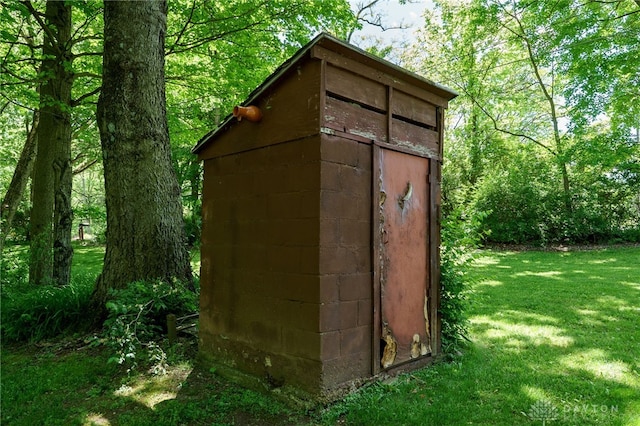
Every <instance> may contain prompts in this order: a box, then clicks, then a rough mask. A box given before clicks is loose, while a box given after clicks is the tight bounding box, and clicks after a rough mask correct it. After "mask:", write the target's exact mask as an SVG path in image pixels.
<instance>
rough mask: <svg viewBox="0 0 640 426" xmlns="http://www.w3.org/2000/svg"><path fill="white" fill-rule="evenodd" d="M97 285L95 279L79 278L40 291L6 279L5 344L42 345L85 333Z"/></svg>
mask: <svg viewBox="0 0 640 426" xmlns="http://www.w3.org/2000/svg"><path fill="white" fill-rule="evenodd" d="M24 276H25V277H26V276H27V275H24ZM9 279H12V278H9ZM94 284H95V275H80V276H78V275H76V276H74V277H73V280H72V282H71V283H70V284H69V285H65V286H54V285H43V286H39V287H30V286H29V285H28V283H26V282H23V280H17V281H5V280H4V278H3V283H2V302H1V304H2V315H1V317H2V325H0V330H1V331H2V339H3V341H5V342H19V341H38V340H42V339H46V338H51V337H55V336H58V335H60V334H63V333H65V332H68V331H71V330H78V329H84V328H85V327H86V326H87V325H88V324H87V319H88V318H90V312H91V311H90V304H89V300H90V297H91V294H92V292H93V287H94Z"/></svg>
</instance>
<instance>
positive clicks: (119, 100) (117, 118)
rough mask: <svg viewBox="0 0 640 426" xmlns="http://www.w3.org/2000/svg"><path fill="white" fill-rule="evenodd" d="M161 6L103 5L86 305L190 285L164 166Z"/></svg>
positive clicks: (167, 153)
mask: <svg viewBox="0 0 640 426" xmlns="http://www.w3.org/2000/svg"><path fill="white" fill-rule="evenodd" d="M166 13H167V4H166V1H156V0H154V1H139V2H120V1H111V2H105V5H104V26H105V28H104V36H105V42H104V56H103V61H104V62H103V80H102V92H101V95H100V99H99V101H98V113H97V116H98V127H99V129H100V139H101V141H102V155H103V163H104V177H105V202H106V207H107V232H106V238H107V248H106V253H105V259H104V268H103V271H102V274H101V275H100V277H99V278H98V281H97V283H96V289H95V292H94V302H95V303H98V304H99V305H102V303H103V302H104V301H105V300H106V298H107V292H108V289H109V288H122V287H124V286H126V285H127V284H128V283H130V282H132V281H136V280H150V279H164V280H172V279H174V278H177V279H180V280H188V281H191V279H192V276H191V266H190V263H189V256H188V252H187V249H186V245H185V238H184V225H183V219H182V205H181V197H180V188H179V186H178V181H177V178H176V175H175V172H174V170H173V167H172V163H171V150H170V145H169V132H168V128H167V118H166V107H165V90H164V86H165V80H164V38H165V31H166Z"/></svg>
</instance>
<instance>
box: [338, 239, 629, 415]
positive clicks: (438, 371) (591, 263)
mask: <svg viewBox="0 0 640 426" xmlns="http://www.w3.org/2000/svg"><path fill="white" fill-rule="evenodd" d="M472 274H473V277H474V278H475V280H476V281H477V282H476V284H475V285H474V287H473V293H472V294H471V295H470V297H471V300H472V306H471V312H470V314H471V315H470V319H471V335H470V337H471V340H472V342H473V343H472V344H471V346H470V348H469V349H468V350H466V351H465V352H464V354H462V355H461V356H459V357H457V358H455V359H454V360H453V362H450V363H446V364H444V363H443V364H439V365H436V366H434V367H432V368H427V369H425V370H422V371H420V372H417V373H414V374H411V375H407V376H404V377H401V378H400V379H399V380H398V381H397V382H396V383H395V384H394V385H393V386H387V387H386V389H382V388H384V386H378V387H377V388H378V389H371V390H367V391H365V392H363V393H362V395H359V396H358V397H356V398H353V400H352V401H348V402H345V403H343V404H342V406H341V407H340V408H341V413H340V416H339V417H337V418H341V420H343V421H346V423H352V424H415V425H419V424H438V425H465V424H481V425H516V424H517V425H523V424H532V425H535V424H543V421H544V422H545V423H546V424H562V425H640V249H639V248H619V249H603V250H588V251H569V252H555V251H554V252H543V251H526V252H509V251H507V252H497V251H485V252H483V253H482V254H481V256H480V257H479V259H478V260H477V261H476V262H475V266H474V268H473V271H472ZM334 410H335V409H334ZM334 418H335V417H334ZM394 419H395V421H394Z"/></svg>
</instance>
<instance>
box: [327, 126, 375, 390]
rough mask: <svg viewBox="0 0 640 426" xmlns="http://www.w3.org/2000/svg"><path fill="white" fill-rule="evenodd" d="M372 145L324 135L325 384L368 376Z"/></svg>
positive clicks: (334, 386) (335, 384) (370, 340)
mask: <svg viewBox="0 0 640 426" xmlns="http://www.w3.org/2000/svg"><path fill="white" fill-rule="evenodd" d="M371 156H372V151H371V145H368V144H363V143H358V142H355V141H352V140H348V139H345V138H341V137H337V136H330V135H323V142H322V145H321V165H320V174H321V179H320V239H319V245H320V295H321V302H322V310H321V317H320V331H321V333H322V336H323V339H322V342H323V346H322V360H323V384H324V386H325V387H326V388H336V387H340V386H342V385H345V384H347V383H348V382H350V381H352V380H355V379H360V378H366V377H369V376H370V375H371V356H372V352H371V346H372V319H373V311H372V309H373V305H372V292H373V289H372V264H371V214H372V208H371V161H372V157H371Z"/></svg>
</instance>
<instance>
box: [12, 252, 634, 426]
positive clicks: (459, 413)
mask: <svg viewBox="0 0 640 426" xmlns="http://www.w3.org/2000/svg"><path fill="white" fill-rule="evenodd" d="M472 273H473V275H474V277H475V278H476V281H477V283H476V284H475V285H474V288H473V294H472V295H471V299H472V301H473V303H472V306H471V311H470V319H471V330H470V337H471V340H472V343H471V344H470V345H469V348H468V349H467V350H465V351H464V353H463V354H460V355H458V356H455V357H453V359H452V360H449V361H448V362H441V363H438V364H436V365H434V366H432V367H429V368H425V369H423V370H420V371H416V372H413V373H411V374H406V375H402V376H400V377H398V378H397V379H395V380H393V381H390V382H387V383H378V384H374V385H370V386H368V387H365V388H363V389H362V390H360V391H359V392H357V393H355V394H352V395H351V396H349V397H348V398H346V399H345V400H344V401H342V402H339V403H337V404H335V405H332V406H330V407H327V408H326V409H324V410H318V411H316V412H314V413H303V412H295V411H291V410H288V409H286V408H285V407H283V406H282V405H279V404H277V403H275V402H272V401H271V400H269V399H268V398H266V397H265V396H262V395H259V394H256V393H254V392H251V391H247V390H243V389H240V388H238V387H237V386H234V385H231V384H230V383H228V382H225V381H223V380H222V379H220V378H219V377H217V376H216V375H215V374H212V372H210V371H202V370H201V369H199V368H197V367H196V368H193V366H192V361H191V355H192V354H193V353H194V352H195V343H194V342H192V341H182V342H180V344H179V345H177V346H176V347H175V348H174V349H172V350H171V351H169V354H170V358H171V359H172V360H173V361H174V362H173V363H172V364H173V367H172V368H171V369H169V372H168V374H167V375H165V376H152V375H149V374H147V373H146V372H144V371H140V372H138V373H135V374H132V375H127V374H126V373H125V372H124V371H123V370H121V369H119V368H117V367H116V366H114V365H113V364H110V365H107V364H106V359H107V358H108V354H106V353H104V351H101V350H100V349H99V348H89V347H86V346H85V345H84V344H83V343H82V342H78V340H65V341H59V342H54V343H53V344H51V345H49V344H44V345H40V346H34V345H28V346H22V347H3V348H2V386H1V397H2V417H1V423H2V424H3V425H5V424H6V425H33V424H60V425H63V424H64V425H67V424H103V425H107V424H110V425H176V424H255V425H258V424H330V425H333V424H353V425H428V424H432V425H466V424H474V425H516V424H517V425H529V424H530V425H542V424H543V421H544V422H545V423H546V424H549V425H552V424H559V425H640V248H610V249H603V250H593V251H574V252H537V251H529V252H497V251H485V252H483V253H482V254H481V256H480V257H479V259H478V260H477V261H476V262H475V265H474V268H473V272H472Z"/></svg>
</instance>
